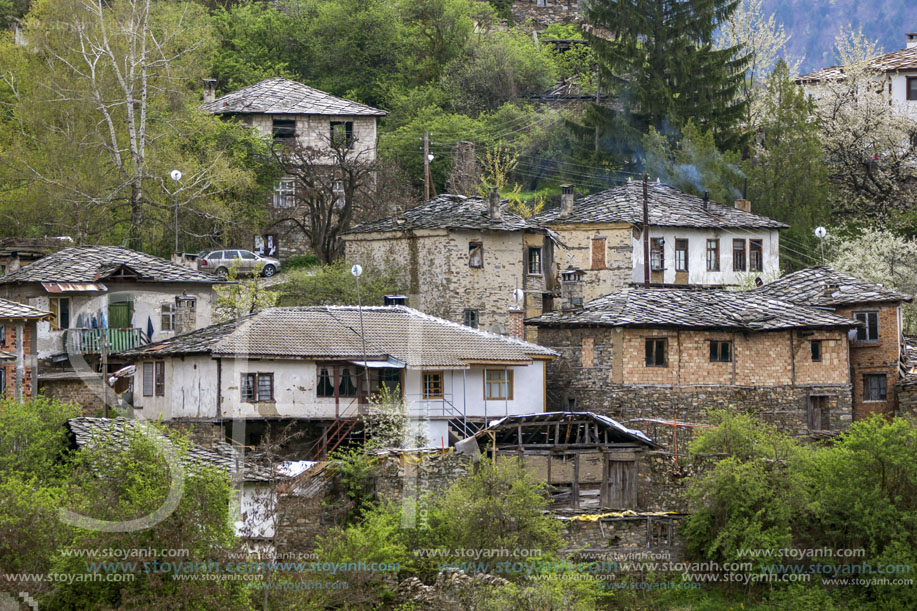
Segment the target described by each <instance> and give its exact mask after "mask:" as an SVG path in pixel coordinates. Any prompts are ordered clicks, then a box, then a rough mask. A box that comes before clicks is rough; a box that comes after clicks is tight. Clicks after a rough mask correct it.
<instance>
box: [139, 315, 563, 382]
mask: <svg viewBox="0 0 917 611" xmlns="http://www.w3.org/2000/svg"><path fill="white" fill-rule="evenodd" d="M362 324H363V329H364V331H365V337H366V345H365V350H366V358H367V359H368V360H375V361H379V360H386V359H389V358H392V359H396V360H397V361H401V362H403V363H406V364H407V366H409V367H454V368H467V367H468V366H469V363H470V362H475V361H481V360H486V361H503V362H508V363H509V362H522V363H528V362H530V361H531V358H532V357H533V356H540V357H549V358H550V357H553V356H556V355H557V353H556V352H554V351H553V350H550V349H548V348H544V347H542V346H536V345H535V344H530V343H527V342H524V341H521V340H518V339H514V338H509V337H503V336H501V335H496V334H493V333H487V332H485V331H480V330H477V329H471V328H470V327H466V326H463V325H459V324H457V323H453V322H449V321H447V320H443V319H441V318H436V317H433V316H429V315H427V314H424V313H422V312H419V311H417V310H413V309H411V308H407V307H404V306H386V307H365V308H363V323H362ZM363 350H364V346H363V341H362V339H361V335H360V312H359V310H358V308H357V307H356V306H322V307H308V308H305V307H300V308H271V309H268V310H263V311H262V312H259V313H257V314H253V315H251V316H248V317H246V318H243V319H239V320H237V321H233V322H232V323H223V324H222V325H214V326H212V327H206V328H204V329H200V330H198V331H194V332H191V333H187V334H184V335H179V336H176V337H174V338H171V339H168V340H165V341H162V342H157V343H154V344H150V345H148V346H143V347H141V348H135V349H133V350H130V351H127V352H123V353H121V355H122V356H125V357H137V358H143V357H156V358H158V357H160V356H162V355H180V354H193V353H210V354H213V355H243V356H245V355H248V356H261V357H270V356H273V357H281V358H284V357H287V358H314V359H344V360H363ZM399 364H400V363H399Z"/></svg>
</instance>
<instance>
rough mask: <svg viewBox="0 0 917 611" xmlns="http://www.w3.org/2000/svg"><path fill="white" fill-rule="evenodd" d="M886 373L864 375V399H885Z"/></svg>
mask: <svg viewBox="0 0 917 611" xmlns="http://www.w3.org/2000/svg"><path fill="white" fill-rule="evenodd" d="M885 383H886V379H885V374H884V373H882V374H874V373H871V374H867V375H864V376H863V400H864V401H885V399H886V396H887V395H886V392H885Z"/></svg>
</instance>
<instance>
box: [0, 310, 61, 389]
mask: <svg viewBox="0 0 917 611" xmlns="http://www.w3.org/2000/svg"><path fill="white" fill-rule="evenodd" d="M50 315H51V313H50V312H45V311H44V310H39V309H37V308H33V307H31V306H27V305H25V304H22V303H18V302H15V301H8V300H6V299H0V395H2V396H3V397H5V398H9V399H13V398H23V397H31V396H34V395H35V378H36V371H37V356H36V344H37V342H36V341H35V337H36V326H37V325H38V322H39V321H42V320H45V319H46V318H48V317H49V316H50Z"/></svg>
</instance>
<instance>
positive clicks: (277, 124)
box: [272, 119, 296, 141]
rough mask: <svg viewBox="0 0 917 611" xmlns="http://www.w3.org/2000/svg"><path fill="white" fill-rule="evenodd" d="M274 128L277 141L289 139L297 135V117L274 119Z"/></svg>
mask: <svg viewBox="0 0 917 611" xmlns="http://www.w3.org/2000/svg"><path fill="white" fill-rule="evenodd" d="M272 128H273V133H274V140H275V141H277V140H279V141H288V140H292V139H293V138H295V137H296V120H295V119H274V120H273V125H272Z"/></svg>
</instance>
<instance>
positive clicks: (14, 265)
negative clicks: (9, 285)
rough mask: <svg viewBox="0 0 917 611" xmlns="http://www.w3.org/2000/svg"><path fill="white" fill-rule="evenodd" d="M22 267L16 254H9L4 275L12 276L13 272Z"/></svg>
mask: <svg viewBox="0 0 917 611" xmlns="http://www.w3.org/2000/svg"><path fill="white" fill-rule="evenodd" d="M20 267H22V262H21V261H20V260H19V253H18V252H11V253H10V258H9V259H8V260H7V262H6V273H7V274H12V273H13V272H14V271H16V270H17V269H19V268H20Z"/></svg>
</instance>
